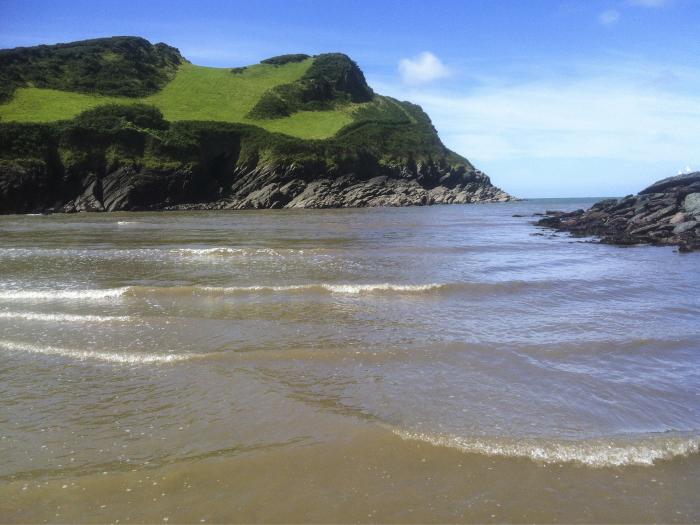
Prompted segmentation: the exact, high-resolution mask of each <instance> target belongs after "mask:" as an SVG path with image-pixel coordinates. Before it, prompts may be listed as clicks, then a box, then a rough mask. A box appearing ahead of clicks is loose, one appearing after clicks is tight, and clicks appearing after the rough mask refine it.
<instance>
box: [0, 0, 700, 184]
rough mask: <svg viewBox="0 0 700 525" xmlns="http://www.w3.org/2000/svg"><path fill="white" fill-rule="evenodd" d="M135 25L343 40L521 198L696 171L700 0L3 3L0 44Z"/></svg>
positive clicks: (158, 33) (206, 41) (161, 31)
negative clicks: (688, 169) (420, 106)
mask: <svg viewBox="0 0 700 525" xmlns="http://www.w3.org/2000/svg"><path fill="white" fill-rule="evenodd" d="M110 35H140V36H144V37H145V38H148V39H149V40H151V41H153V42H157V41H164V42H167V43H169V44H171V45H174V46H176V47H178V48H179V49H180V50H181V51H182V53H183V54H184V55H185V56H186V57H188V58H189V59H190V60H191V61H192V62H194V63H196V64H202V65H212V66H237V65H245V64H250V63H255V62H257V61H259V60H260V59H262V58H266V57H268V56H272V55H277V54H282V53H290V52H305V53H311V54H314V53H321V52H327V51H342V52H345V53H347V54H349V55H350V56H352V57H353V58H354V59H355V60H356V61H357V62H358V63H359V65H360V66H361V67H362V69H363V70H364V72H365V74H366V76H367V78H368V80H369V82H370V84H371V85H372V86H373V87H374V89H375V90H376V91H378V92H379V93H382V94H387V95H391V96H394V97H397V98H400V99H404V100H411V101H412V102H416V103H418V104H421V105H422V106H423V108H424V109H425V110H426V111H427V112H428V113H429V114H430V116H431V117H432V119H433V122H434V124H435V126H436V128H437V129H438V131H439V133H440V136H441V138H442V139H443V142H445V144H446V145H447V146H449V147H450V148H452V149H454V150H455V151H457V152H458V153H460V154H462V155H464V156H466V157H467V158H469V159H470V160H471V161H472V162H473V163H474V164H475V165H477V167H479V168H481V169H482V170H483V171H485V172H486V173H488V174H489V175H490V176H491V178H492V180H493V181H494V183H496V184H498V185H499V186H501V187H502V188H504V189H505V190H507V191H509V192H511V193H513V194H515V195H518V196H522V197H556V196H607V195H624V194H627V193H634V192H636V191H638V190H640V189H641V188H642V187H644V186H646V185H648V184H649V183H650V182H652V181H654V180H656V179H659V178H663V177H666V176H669V175H675V174H676V173H678V172H679V171H680V170H685V169H687V168H691V169H695V170H698V169H700V0H546V1H545V0H482V1H468V0H442V1H441V0H433V1H427V0H426V1H422V2H418V1H411V0H406V1H382V0H373V1H370V0H355V1H351V0H344V1H340V0H323V1H320V0H300V1H292V0H287V1H284V0H279V1H272V0H269V1H266V0H255V1H251V0H247V1H245V2H237V1H197V2H195V1H192V2H185V1H176V0H169V1H160V0H153V1H133V2H126V1H124V0H119V1H113V0H103V1H95V0H92V1H82V0H80V1H60V0H52V1H39V0H16V1H8V0H0V47H3V48H5V47H15V46H26V45H35V44H40V43H55V42H65V41H71V40H79V39H83V38H91V37H99V36H110Z"/></svg>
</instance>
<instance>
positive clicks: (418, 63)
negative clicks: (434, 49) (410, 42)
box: [399, 51, 450, 85]
mask: <svg viewBox="0 0 700 525" xmlns="http://www.w3.org/2000/svg"><path fill="white" fill-rule="evenodd" d="M399 73H400V74H401V80H403V82H405V83H406V84H413V85H415V84H427V83H429V82H433V81H434V80H439V79H441V78H446V77H449V76H450V70H449V68H448V67H447V66H446V65H445V64H443V63H442V62H441V61H440V59H439V58H438V57H436V56H435V55H433V54H432V53H431V52H429V51H424V52H423V53H421V54H419V55H418V56H415V57H413V58H403V59H401V60H400V61H399Z"/></svg>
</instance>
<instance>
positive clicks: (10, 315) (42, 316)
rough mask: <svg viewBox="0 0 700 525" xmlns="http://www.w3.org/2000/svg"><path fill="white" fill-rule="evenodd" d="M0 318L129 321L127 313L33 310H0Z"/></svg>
mask: <svg viewBox="0 0 700 525" xmlns="http://www.w3.org/2000/svg"><path fill="white" fill-rule="evenodd" d="M0 319H24V320H26V321H48V322H67V323H119V322H126V321H130V320H131V317H129V316H128V315H75V314H42V313H35V312H0Z"/></svg>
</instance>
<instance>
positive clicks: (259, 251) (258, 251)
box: [170, 246, 304, 257]
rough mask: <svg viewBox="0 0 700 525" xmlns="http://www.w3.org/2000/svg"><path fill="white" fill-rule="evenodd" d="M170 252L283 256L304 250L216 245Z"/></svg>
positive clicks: (177, 249) (301, 253)
mask: <svg viewBox="0 0 700 525" xmlns="http://www.w3.org/2000/svg"><path fill="white" fill-rule="evenodd" d="M170 253H171V254H174V255H180V256H190V257H211V256H240V257H249V256H272V257H285V256H288V255H304V250H295V249H283V250H275V249H273V248H249V247H248V248H231V247H226V246H218V247H214V248H175V249H172V250H170Z"/></svg>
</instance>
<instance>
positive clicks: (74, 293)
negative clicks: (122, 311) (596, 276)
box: [0, 287, 129, 301]
mask: <svg viewBox="0 0 700 525" xmlns="http://www.w3.org/2000/svg"><path fill="white" fill-rule="evenodd" d="M128 289H129V287H122V288H104V289H90V290H0V300H9V301H12V300H39V301H41V300H47V301H52V300H61V299H75V300H84V301H94V300H97V301H99V300H102V299H113V298H117V297H121V296H122V295H124V294H125V293H126V292H127V290H128Z"/></svg>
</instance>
